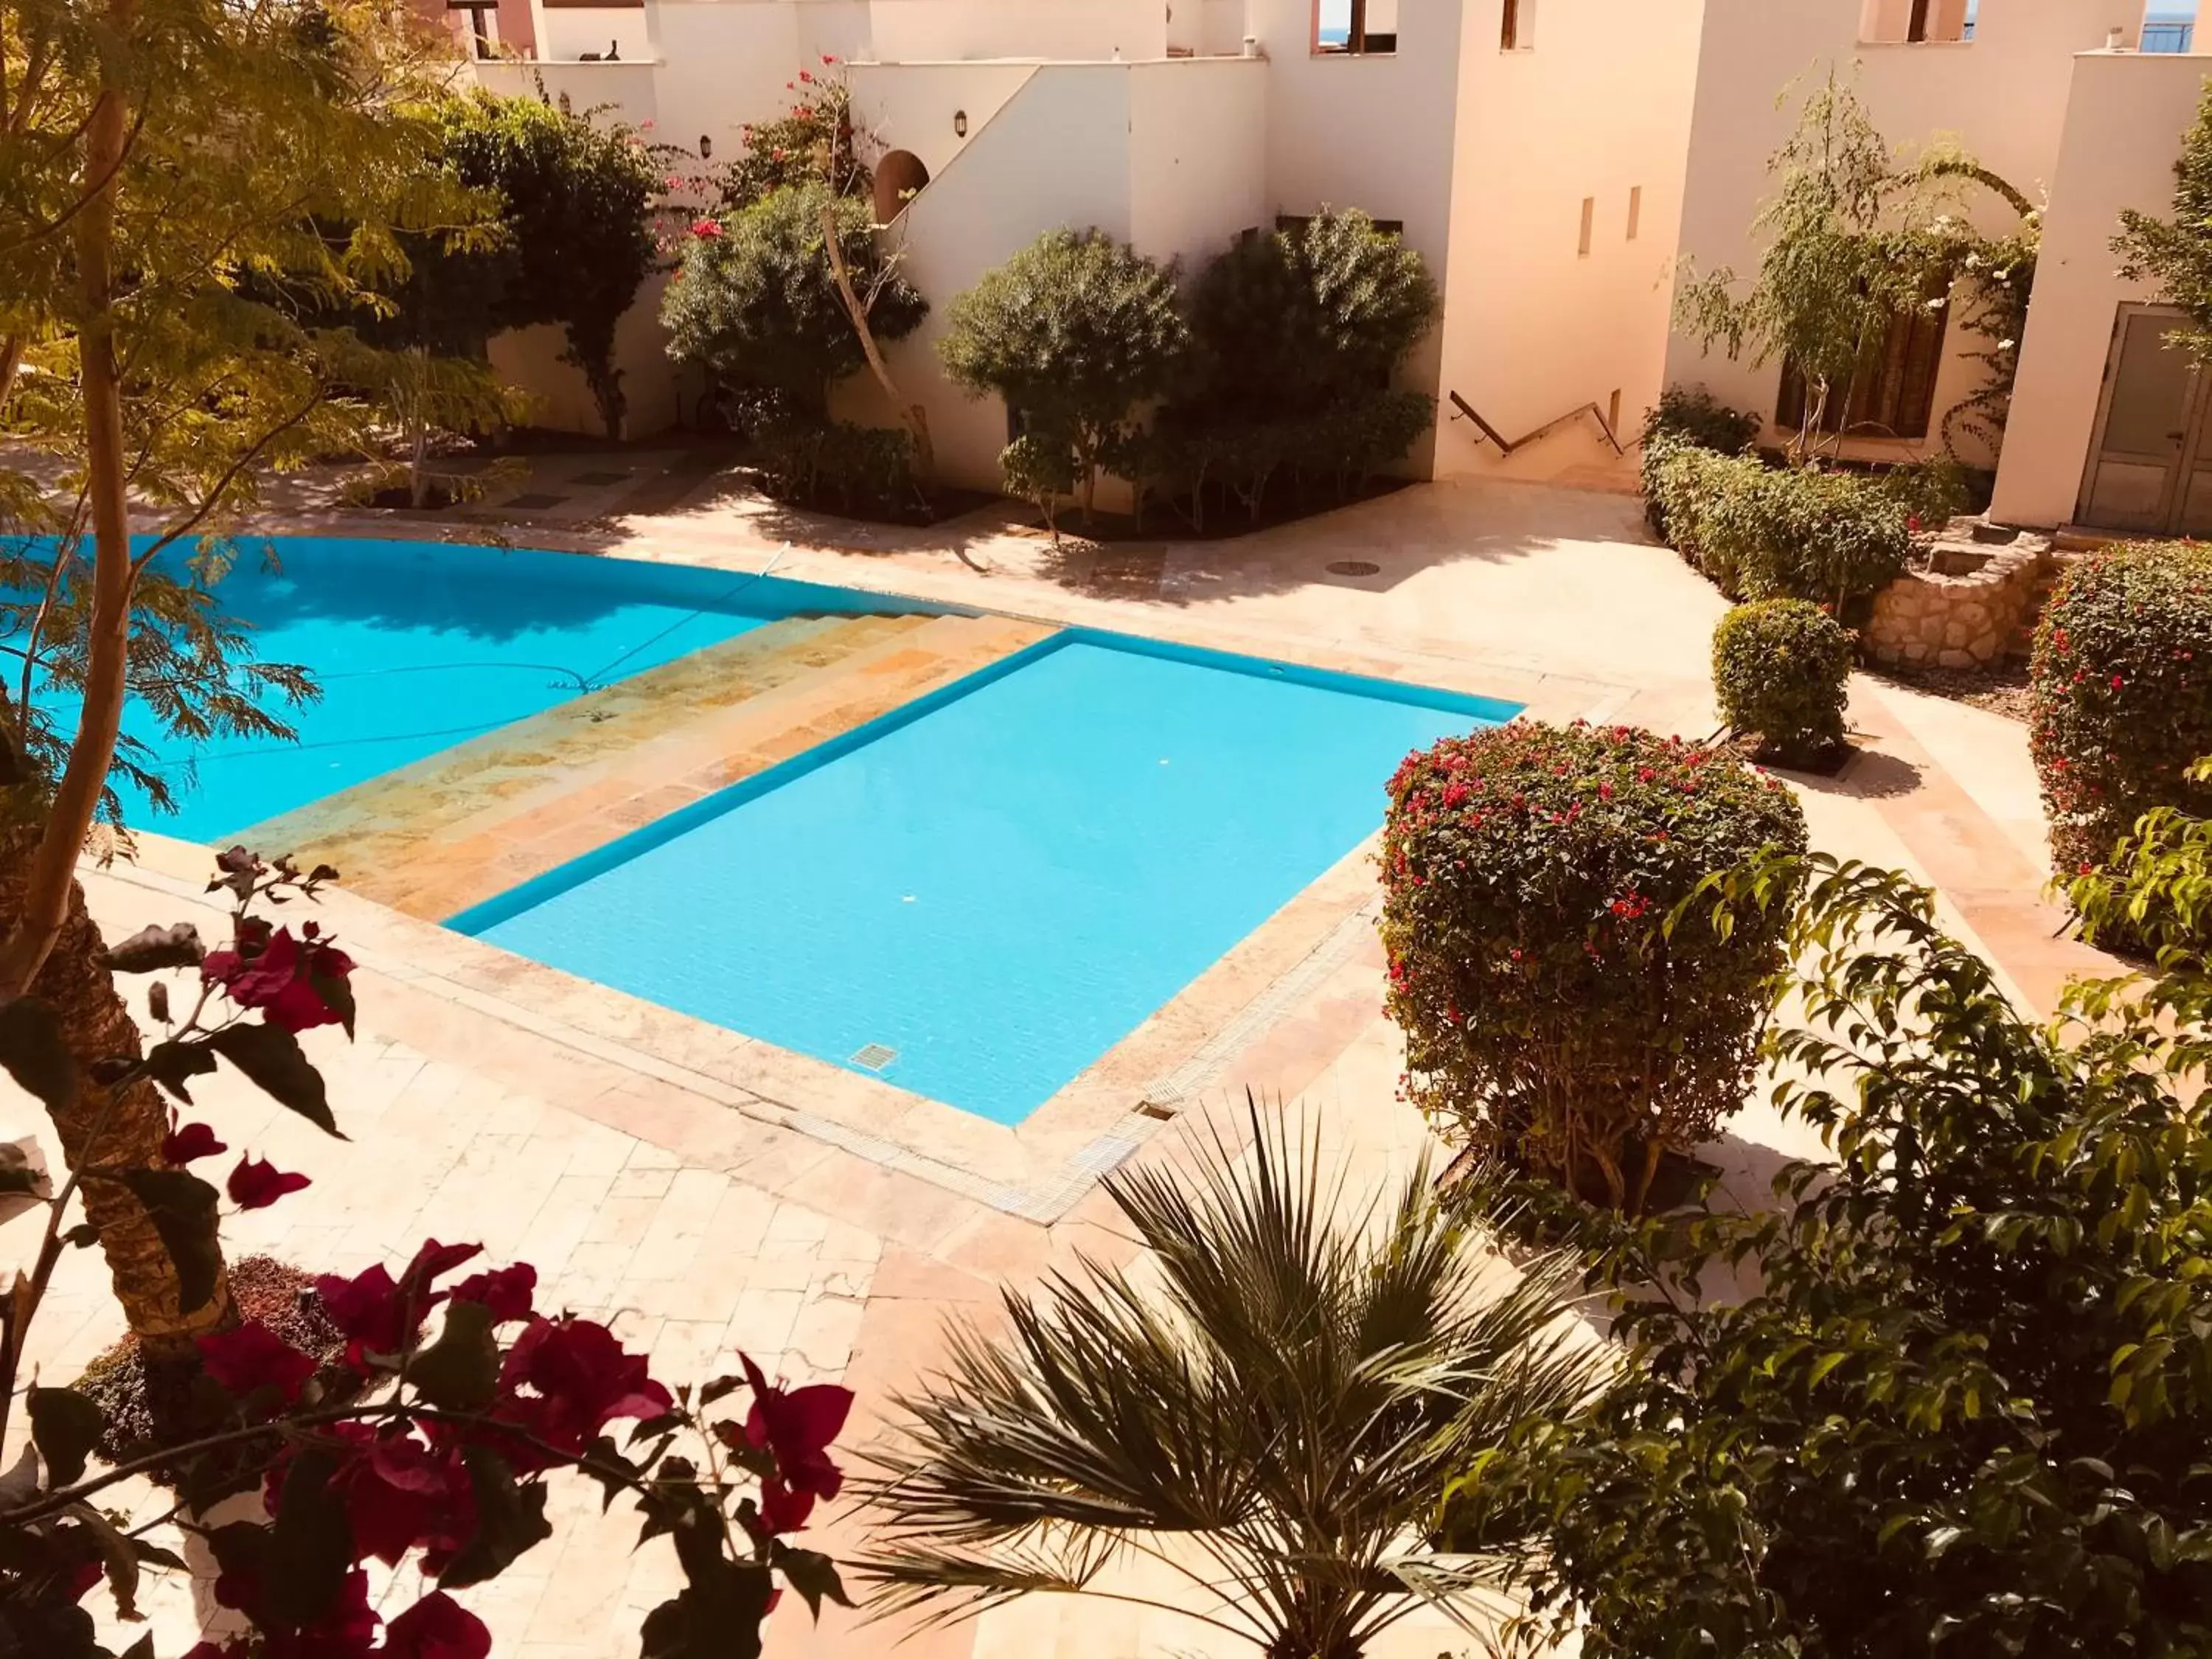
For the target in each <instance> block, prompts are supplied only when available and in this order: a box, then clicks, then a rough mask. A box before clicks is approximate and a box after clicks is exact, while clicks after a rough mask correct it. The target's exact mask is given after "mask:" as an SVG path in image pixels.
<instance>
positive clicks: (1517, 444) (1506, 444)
mask: <svg viewBox="0 0 2212 1659" xmlns="http://www.w3.org/2000/svg"><path fill="white" fill-rule="evenodd" d="M1444 395H1445V396H1446V397H1448V398H1450V399H1451V400H1452V404H1453V406H1454V407H1455V408H1456V409H1457V410H1459V412H1460V414H1462V415H1464V416H1467V418H1468V420H1470V421H1473V422H1474V423H1475V424H1476V425H1477V426H1479V427H1480V428H1482V435H1483V437H1485V438H1487V439H1489V440H1490V441H1491V442H1492V443H1494V444H1496V445H1497V446H1498V453H1499V454H1501V455H1510V454H1511V453H1513V452H1514V451H1515V450H1516V449H1522V448H1525V447H1527V446H1528V445H1530V444H1533V443H1534V442H1535V441H1536V440H1537V439H1539V438H1541V437H1542V436H1543V435H1545V434H1546V433H1547V432H1549V431H1551V429H1552V428H1553V427H1557V426H1565V424H1566V423H1567V422H1569V421H1571V420H1573V419H1574V418H1575V417H1576V416H1577V415H1587V416H1589V417H1590V419H1592V420H1594V421H1595V422H1597V429H1598V430H1599V432H1601V433H1602V434H1603V435H1604V437H1605V441H1606V442H1607V443H1609V444H1611V445H1612V446H1613V453H1614V454H1616V455H1626V453H1628V452H1627V451H1626V450H1625V449H1623V448H1622V447H1620V439H1618V438H1616V437H1614V436H1613V422H1610V421H1608V420H1607V419H1606V418H1605V411H1604V410H1601V409H1600V408H1599V407H1598V406H1597V405H1596V404H1595V403H1588V404H1583V405H1582V406H1581V407H1580V408H1578V409H1571V410H1568V411H1567V412H1566V413H1565V414H1564V415H1559V416H1553V418H1552V419H1551V420H1548V421H1547V422H1544V424H1543V425H1541V426H1540V427H1538V428H1536V429H1535V430H1534V432H1528V433H1523V434H1522V435H1521V436H1520V437H1518V438H1512V439H1508V438H1507V437H1506V436H1505V435H1504V433H1502V432H1500V431H1499V430H1498V428H1496V427H1494V426H1492V425H1491V423H1490V422H1487V421H1486V420H1484V419H1483V418H1482V416H1480V415H1478V414H1477V413H1475V409H1474V404H1471V403H1469V402H1468V400H1467V399H1466V398H1462V397H1461V396H1460V395H1459V393H1458V392H1446V393H1445V394H1444ZM1477 441H1478V442H1479V441H1480V440H1477Z"/></svg>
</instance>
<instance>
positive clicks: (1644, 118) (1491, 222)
mask: <svg viewBox="0 0 2212 1659" xmlns="http://www.w3.org/2000/svg"><path fill="white" fill-rule="evenodd" d="M1499 24H1500V6H1499V3H1498V0H1470V4H1469V7H1468V21H1467V26H1466V39H1465V45H1464V46H1463V48H1462V69H1461V91H1460V113H1459V128H1458V132H1457V136H1456V139H1455V145H1454V154H1455V172H1454V176H1453V189H1452V222H1451V254H1450V258H1449V262H1448V264H1447V266H1446V271H1447V276H1446V282H1445V309H1444V328H1443V380H1442V385H1441V386H1440V388H1439V395H1440V396H1442V395H1443V394H1445V393H1449V392H1453V391H1456V392H1459V393H1460V394H1461V395H1462V396H1463V397H1464V398H1467V400H1468V402H1469V403H1471V404H1473V405H1474V407H1475V409H1476V410H1479V411H1480V413H1481V414H1482V416H1483V417H1484V418H1485V419H1486V420H1487V421H1488V422H1490V423H1491V424H1492V426H1493V427H1496V428H1498V430H1499V431H1500V432H1502V433H1503V434H1504V435H1505V436H1506V437H1507V438H1508V439H1517V438H1519V437H1521V436H1522V435H1523V434H1525V433H1528V432H1529V431H1531V430H1533V429H1534V428H1537V427H1539V426H1541V424H1543V423H1544V422H1548V421H1551V420H1553V419H1555V418H1557V417H1558V416H1562V415H1565V413H1567V411H1569V410H1572V409H1574V408H1576V407H1577V406H1579V405H1580V404H1585V403H1592V404H1596V405H1597V407H1598V408H1599V409H1600V410H1609V408H1610V405H1611V403H1612V394H1613V392H1616V391H1617V392H1619V393H1620V425H1621V427H1622V428H1624V430H1623V432H1622V434H1621V436H1622V437H1623V438H1624V441H1625V440H1626V436H1627V435H1629V434H1632V433H1633V431H1634V430H1635V428H1636V427H1637V425H1638V422H1640V421H1641V420H1642V418H1643V415H1644V410H1645V409H1646V408H1648V407H1649V406H1650V404H1651V402H1652V401H1653V400H1654V399H1655V398H1656V397H1657V395H1658V391H1659V386H1660V380H1661V374H1662V368H1663V365H1664V358H1665V353H1666V337H1667V325H1668V308H1669V304H1670V292H1669V289H1668V282H1667V276H1668V269H1669V266H1670V264H1671V262H1672V259H1673V256H1674V234H1675V229H1676V227H1677V226H1678V224H1679V222H1680V216H1681V200H1682V182H1683V171H1684V165H1685V159H1686V150H1687V145H1688V137H1689V112H1690V100H1691V92H1692V82H1693V80H1694V77H1695V74H1696V67H1697V57H1698V43H1699V0H1541V3H1540V6H1539V9H1538V15H1537V17H1536V25H1535V45H1534V46H1533V47H1531V48H1529V49H1528V50H1525V51H1514V52H1506V51H1502V50H1500V48H1499V40H1498V37H1499ZM1537 133H1541V135H1542V148H1541V161H1540V162H1539V161H1536V160H1534V159H1532V156H1531V147H1530V136H1531V135H1532V134H1537ZM1632 191H1638V192H1640V195H1639V196H1638V208H1637V214H1636V221H1637V222H1636V235H1635V238H1634V240H1631V239H1630V238H1629V235H1628V228H1629V227H1628V221H1629V204H1630V197H1631V192H1632ZM1585 197H1588V198H1589V200H1590V202H1591V221H1590V247H1589V252H1588V253H1587V254H1583V253H1582V252H1579V247H1580V240H1581V231H1582V214H1583V200H1584V198H1585ZM1455 416H1456V410H1454V409H1453V408H1452V407H1451V405H1450V404H1449V402H1448V401H1447V402H1446V403H1445V404H1444V406H1443V408H1442V409H1441V410H1439V421H1440V424H1439V427H1438V438H1437V459H1436V465H1437V471H1439V472H1440V473H1453V472H1461V471H1502V472H1504V473H1507V474H1509V475H1511V476H1516V477H1551V476H1555V475H1557V474H1559V473H1560V472H1562V471H1568V470H1570V469H1577V468H1586V467H1593V466H1595V467H1602V468H1605V469H1607V470H1609V471H1610V470H1617V469H1619V468H1620V467H1622V466H1623V465H1624V464H1623V463H1622V462H1621V461H1620V458H1619V457H1617V456H1616V455H1615V454H1614V453H1613V449H1612V447H1610V446H1608V445H1607V444H1606V442H1605V441H1604V440H1603V439H1602V438H1601V436H1600V435H1598V432H1597V429H1596V427H1595V423H1594V422H1590V421H1589V419H1588V418H1587V417H1584V418H1583V419H1582V420H1580V421H1578V422H1573V423H1571V424H1569V425H1567V426H1564V427H1562V428H1559V430H1558V431H1556V432H1555V433H1554V434H1553V435H1550V436H1548V437H1547V438H1546V439H1544V440H1543V441H1541V442H1540V443H1537V444H1534V445H1531V446H1529V447H1527V448H1525V449H1521V450H1517V451H1516V452H1515V453H1514V454H1513V455H1512V456H1511V457H1510V459H1505V458H1501V457H1500V455H1499V453H1498V449H1497V447H1496V446H1494V445H1491V444H1487V443H1481V442H1479V440H1480V433H1479V432H1478V431H1477V429H1476V428H1475V427H1474V423H1473V422H1470V421H1468V420H1467V419H1465V418H1464V417H1459V418H1455Z"/></svg>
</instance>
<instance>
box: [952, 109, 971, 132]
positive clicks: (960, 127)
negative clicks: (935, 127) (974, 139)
mask: <svg viewBox="0 0 2212 1659" xmlns="http://www.w3.org/2000/svg"><path fill="white" fill-rule="evenodd" d="M952 136H953V137H956V138H965V137H967V136H968V112H967V111H966V110H964V109H956V110H954V111H953V112H952Z"/></svg>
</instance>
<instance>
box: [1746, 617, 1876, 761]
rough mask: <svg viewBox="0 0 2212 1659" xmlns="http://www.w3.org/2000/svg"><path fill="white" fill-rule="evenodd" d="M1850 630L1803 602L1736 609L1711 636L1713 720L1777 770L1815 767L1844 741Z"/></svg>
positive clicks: (1848, 685) (1849, 673) (1849, 669)
mask: <svg viewBox="0 0 2212 1659" xmlns="http://www.w3.org/2000/svg"><path fill="white" fill-rule="evenodd" d="M1851 655H1852V646H1851V635H1850V629H1847V628H1845V627H1844V625H1843V624H1842V623H1839V622H1838V621H1837V620H1836V619H1835V618H1834V617H1832V616H1830V615H1829V614H1828V613H1827V612H1826V611H1823V610H1822V609H1821V608H1820V606H1819V605H1814V604H1811V603H1810V602H1808V601H1807V600H1804V599H1762V600H1759V602H1758V603H1756V604H1753V605H1738V606H1736V607H1735V609H1734V610H1733V611H1729V613H1728V615H1726V616H1725V617H1722V618H1721V621H1720V626H1719V627H1717V628H1716V629H1713V692H1714V695H1715V696H1716V697H1717V699H1718V700H1719V702H1720V708H1721V718H1722V719H1723V720H1726V721H1727V722H1728V723H1729V725H1730V726H1734V727H1735V729H1736V730H1737V731H1739V732H1757V733H1759V736H1760V737H1761V738H1763V739H1765V755H1766V756H1769V757H1771V758H1772V759H1773V761H1774V762H1775V763H1776V764H1777V765H1779V766H1799V767H1802V766H1815V765H1818V764H1819V763H1820V762H1821V761H1822V760H1823V759H1824V758H1826V757H1827V756H1828V755H1830V754H1832V753H1833V752H1834V750H1836V749H1837V747H1838V745H1840V744H1842V742H1843V740H1844V703H1845V702H1846V701H1848V699H1849V696H1850V689H1849V688H1850V677H1851Z"/></svg>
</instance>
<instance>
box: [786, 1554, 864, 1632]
mask: <svg viewBox="0 0 2212 1659" xmlns="http://www.w3.org/2000/svg"><path fill="white" fill-rule="evenodd" d="M770 1565H773V1566H774V1567H775V1570H776V1571H778V1572H780V1573H781V1574H782V1575H783V1579H784V1582H785V1583H787V1584H789V1585H790V1586H791V1587H792V1589H795V1590H797V1591H798V1592H799V1595H802V1596H804V1597H805V1599H806V1606H807V1609H808V1611H809V1612H811V1613H813V1615H814V1616H815V1617H816V1618H817V1619H819V1618H821V1616H822V1599H823V1597H824V1596H827V1597H829V1600H831V1601H835V1602H836V1604H837V1605H838V1606H839V1607H851V1606H852V1605H853V1603H852V1601H851V1598H849V1597H848V1596H847V1595H846V1594H845V1581H844V1580H843V1579H842V1578H840V1577H838V1576H837V1564H836V1562H835V1561H832V1560H831V1559H829V1557H828V1556H826V1555H824V1554H823V1553H822V1552H821V1551H819V1550H795V1549H791V1548H788V1547H784V1546H781V1545H779V1546H778V1547H777V1549H776V1551H775V1558H774V1559H773V1561H772V1562H771V1563H770Z"/></svg>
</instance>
